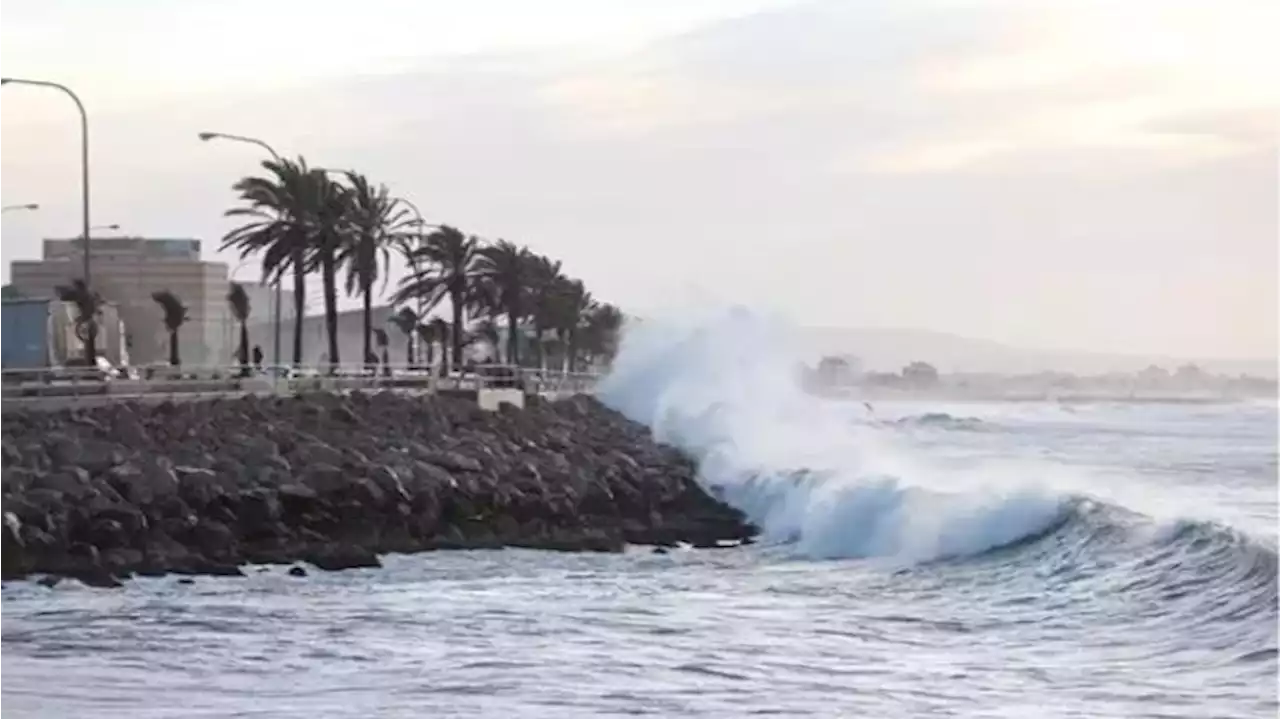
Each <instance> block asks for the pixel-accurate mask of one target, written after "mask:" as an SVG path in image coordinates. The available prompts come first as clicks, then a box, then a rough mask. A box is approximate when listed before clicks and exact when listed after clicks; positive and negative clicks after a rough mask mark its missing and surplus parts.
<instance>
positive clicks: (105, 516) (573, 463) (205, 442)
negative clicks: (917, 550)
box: [0, 392, 755, 586]
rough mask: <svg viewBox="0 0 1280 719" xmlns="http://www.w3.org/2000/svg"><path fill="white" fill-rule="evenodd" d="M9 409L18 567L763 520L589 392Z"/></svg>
mask: <svg viewBox="0 0 1280 719" xmlns="http://www.w3.org/2000/svg"><path fill="white" fill-rule="evenodd" d="M0 422H2V423H3V459H4V462H3V480H4V481H3V494H4V512H5V515H4V516H5V526H4V528H3V543H4V546H3V549H4V559H3V565H4V566H3V575H4V576H5V577H6V578H20V577H24V576H29V575H32V574H37V575H38V574H46V573H47V574H51V575H53V576H67V577H84V578H86V579H87V580H88V581H89V582H92V583H94V584H95V586H111V585H113V584H114V583H116V582H118V579H119V577H121V576H127V575H128V574H130V573H137V574H145V575H148V576H154V575H157V574H161V573H166V572H170V573H178V574H218V575H227V576H239V575H242V570H241V569H240V565H242V564H246V563H262V564H290V563H293V562H296V561H299V560H301V561H307V562H310V563H311V564H313V565H314V566H316V567H318V568H321V569H325V570H340V569H346V568H353V567H378V566H380V565H381V562H380V560H379V559H378V555H379V554H381V553H387V552H412V551H420V550H424V549H442V548H499V547H503V546H519V547H530V548H538V549H551V550H559V551H603V552H617V551H621V550H622V549H623V547H624V546H625V545H626V544H628V543H631V544H648V545H654V546H657V547H659V548H661V547H670V546H675V545H676V544H677V543H689V544H692V545H694V546H699V547H715V546H721V545H722V544H724V543H725V542H735V541H737V542H741V541H747V540H749V539H750V537H751V535H752V534H753V533H754V532H755V529H754V528H753V527H751V526H750V525H748V524H747V523H746V522H745V521H744V519H743V517H742V515H741V513H739V512H737V511H736V510H733V509H731V508H729V507H727V506H725V505H723V504H722V503H720V502H719V501H717V500H716V499H715V498H714V497H712V496H711V495H709V494H707V493H706V492H704V491H703V490H702V489H701V488H700V487H699V486H698V484H697V483H696V482H695V481H693V477H694V471H695V470H694V465H693V463H692V462H691V461H690V460H689V458H687V457H685V456H683V455H681V454H680V453H679V452H677V451H675V450H673V449H671V448H669V447H663V446H661V445H657V444H655V443H654V442H653V440H652V438H651V437H650V435H649V433H648V431H647V430H645V429H644V428H643V427H640V426H638V425H636V424H634V423H631V422H629V421H627V420H626V419H625V418H623V417H622V416H621V415H619V414H618V413H616V412H613V411H612V410H609V409H607V408H605V407H603V406H602V405H601V404H600V403H598V402H596V401H595V400H593V399H590V398H586V397H576V398H573V399H570V400H567V401H562V402H540V403H536V405H533V406H530V407H528V408H526V409H524V410H520V409H516V408H513V407H503V408H501V410H500V411H498V412H486V411H483V410H480V409H479V408H478V407H477V406H476V405H475V404H474V402H468V401H466V400H462V399H450V398H442V397H437V398H426V399H424V398H415V397H407V396H403V395H397V394H392V393H386V392H383V393H378V394H366V393H353V394H351V395H334V394H321V393H311V394H306V395H302V396H299V397H295V398H288V399H284V398H274V397H273V398H256V397H246V398H244V399H240V400H226V401H217V402H166V403H163V404H159V405H142V404H123V403H120V404H113V405H104V406H101V407H94V408H87V409H82V410H78V411H76V412H30V411H14V412H6V413H5V414H4V416H3V417H2V418H0ZM296 569H299V570H301V569H302V568H301V567H296ZM302 571H305V570H302ZM291 573H294V572H293V571H292V570H291Z"/></svg>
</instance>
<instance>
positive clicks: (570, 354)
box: [565, 331, 578, 372]
mask: <svg viewBox="0 0 1280 719" xmlns="http://www.w3.org/2000/svg"><path fill="white" fill-rule="evenodd" d="M565 357H567V358H568V360H569V371H570V372H577V371H578V333H577V332H574V331H570V332H569V344H568V345H567V346H566V348H565Z"/></svg>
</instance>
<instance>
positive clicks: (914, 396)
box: [813, 388, 1276, 405]
mask: <svg viewBox="0 0 1280 719" xmlns="http://www.w3.org/2000/svg"><path fill="white" fill-rule="evenodd" d="M813 394H815V395H816V396H819V397H822V398H824V399H837V400H848V401H865V402H886V401H888V402H892V401H903V402H1008V403H1046V404H1047V403H1053V404H1071V405H1078V404H1191V405H1209V404H1237V403H1240V402H1249V401H1254V400H1267V399H1272V400H1274V399H1276V396H1275V395H1270V396H1264V395H1256V396H1254V395H1204V394H1199V395H1194V394H1136V395H1130V394H1109V393H1088V394H1082V393H1077V394H1045V393H1016V394H998V393H991V392H964V391H947V390H945V389H938V390H933V391H930V390H923V389H922V390H891V389H868V388H849V389H844V390H816V391H814V392H813Z"/></svg>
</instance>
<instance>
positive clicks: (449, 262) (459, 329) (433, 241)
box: [392, 225, 480, 362]
mask: <svg viewBox="0 0 1280 719" xmlns="http://www.w3.org/2000/svg"><path fill="white" fill-rule="evenodd" d="M479 244H480V241H479V239H478V238H476V237H475V236H474V235H473V236H471V237H467V236H466V235H464V234H462V232H461V231H460V230H458V229H457V228H454V227H449V226H447V225H443V226H441V227H440V228H438V229H436V230H435V231H433V232H432V233H430V234H429V235H427V236H426V238H425V239H424V241H423V243H422V245H421V246H419V247H416V248H414V249H413V250H411V251H410V252H409V259H410V262H412V263H413V266H414V267H415V268H416V269H415V270H414V271H413V272H412V273H411V274H410V275H409V276H408V277H405V278H404V279H403V280H401V282H400V289H399V291H398V292H397V293H396V295H395V297H394V298H393V300H392V301H393V302H403V301H405V300H407V299H420V300H422V301H423V307H424V311H425V310H428V309H430V308H431V307H433V306H435V304H436V303H438V302H439V301H440V300H441V299H442V298H443V297H446V296H447V297H448V298H449V304H450V305H451V307H452V310H453V322H452V325H451V330H452V332H451V335H452V339H453V353H452V358H453V361H454V362H457V361H458V360H459V359H460V358H461V357H462V345H463V341H462V340H463V334H464V333H465V331H466V327H465V325H464V323H463V318H462V312H463V308H464V305H465V304H466V302H467V297H468V295H469V291H470V289H471V285H472V283H473V281H474V279H475V276H476V259H477V256H476V251H477V248H478V247H479Z"/></svg>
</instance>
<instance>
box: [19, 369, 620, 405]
mask: <svg viewBox="0 0 1280 719" xmlns="http://www.w3.org/2000/svg"><path fill="white" fill-rule="evenodd" d="M598 379H599V376H598V375H596V374H595V373H590V372H563V371H558V370H541V369H530V368H525V367H514V366H511V365H476V366H468V367H467V368H465V369H463V370H460V371H452V372H445V373H442V372H440V371H439V370H438V368H437V369H425V368H422V367H409V366H405V365H390V366H385V367H384V366H379V367H378V368H377V369H376V370H370V369H366V368H365V367H363V366H357V365H346V366H339V367H337V368H336V369H335V368H333V367H329V366H323V367H316V366H309V367H293V366H272V365H266V366H256V367H250V368H248V370H247V371H246V369H245V368H244V367H242V366H241V365H225V366H214V367H171V366H169V365H155V366H142V367H129V368H126V369H116V370H104V369H100V368H94V367H44V368H24V369H15V368H7V369H3V370H0V389H2V391H3V400H4V404H5V406H6V408H16V407H21V406H23V405H32V406H54V405H57V406H81V405H84V404H101V403H108V402H117V401H130V400H137V401H155V402H163V401H168V400H185V401H190V400H195V399H213V398H219V397H240V396H244V395H247V394H297V393H300V392H308V391H331V392H353V391H368V392H378V391H384V390H390V391H395V392H403V393H406V394H422V395H430V394H435V393H437V392H441V391H449V392H463V393H471V392H479V391H480V390H486V389H520V390H522V391H524V392H525V393H526V394H539V395H553V396H560V395H564V394H572V393H581V392H591V391H592V389H593V388H594V386H595V383H596V382H597V380H598Z"/></svg>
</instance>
